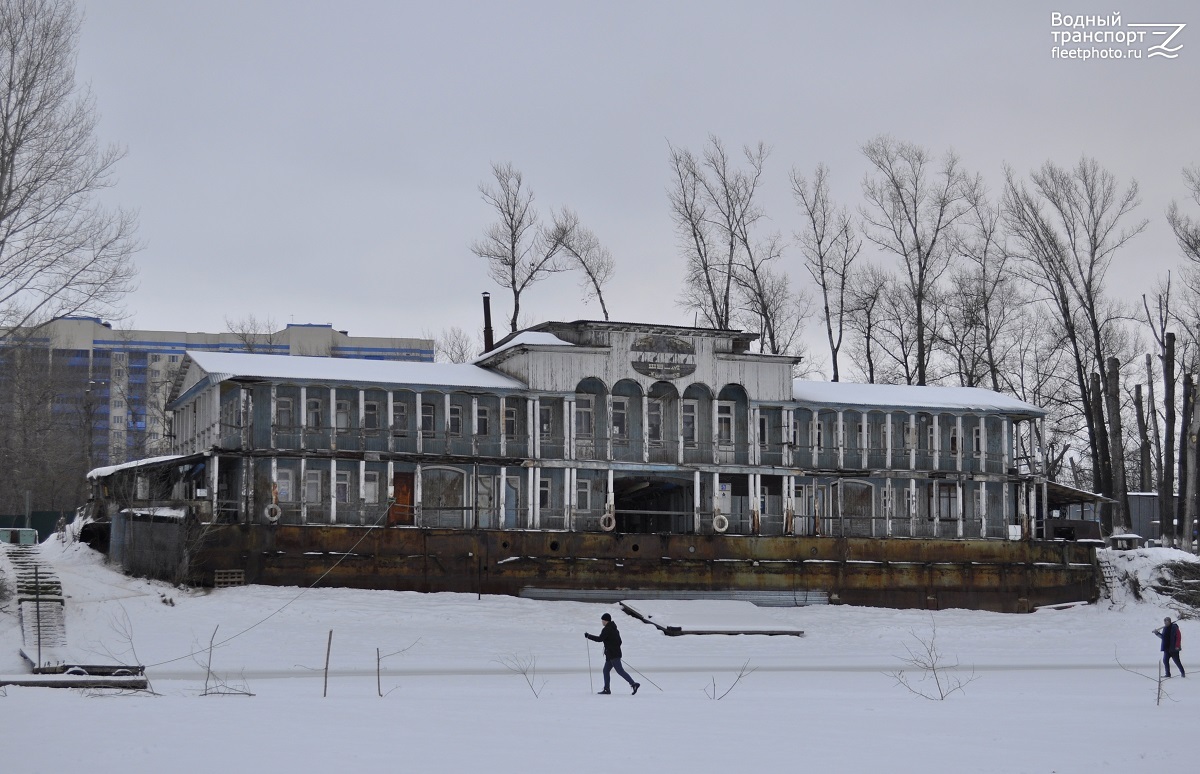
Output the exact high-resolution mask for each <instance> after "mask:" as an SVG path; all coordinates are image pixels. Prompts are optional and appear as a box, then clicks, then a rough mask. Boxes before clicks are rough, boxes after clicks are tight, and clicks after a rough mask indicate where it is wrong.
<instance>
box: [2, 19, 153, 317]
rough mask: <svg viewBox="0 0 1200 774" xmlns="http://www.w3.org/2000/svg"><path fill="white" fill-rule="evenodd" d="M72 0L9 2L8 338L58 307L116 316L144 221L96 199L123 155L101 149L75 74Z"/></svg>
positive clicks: (90, 106) (5, 78)
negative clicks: (139, 222) (138, 230)
mask: <svg viewBox="0 0 1200 774" xmlns="http://www.w3.org/2000/svg"><path fill="white" fill-rule="evenodd" d="M79 28H80V15H79V13H78V11H77V9H76V7H75V4H74V3H73V2H71V0H4V2H2V3H0V339H3V338H6V337H8V336H10V335H11V334H12V332H13V331H19V330H22V329H28V328H30V327H36V326H37V325H38V324H40V323H42V322H45V321H46V320H49V319H51V318H54V317H59V316H63V315H69V314H75V313H78V312H82V311H87V312H89V313H92V314H104V315H106V316H109V317H113V316H117V313H118V312H119V304H120V301H121V299H122V297H123V296H124V294H125V293H126V292H127V291H128V290H129V289H130V286H131V285H130V283H131V281H132V279H133V276H134V267H133V264H132V262H131V255H132V254H133V252H134V251H135V250H136V249H137V244H136V241H135V231H136V219H135V217H134V215H133V213H130V212H126V211H124V210H119V209H118V210H115V211H110V210H108V209H105V208H104V207H102V206H100V204H99V203H98V202H97V201H96V199H97V196H98V194H99V193H100V192H101V191H103V190H104V189H106V188H109V187H110V186H111V185H112V184H113V179H112V172H113V167H114V165H115V164H116V163H117V161H119V160H120V159H121V157H122V156H123V151H122V150H120V149H119V148H116V147H111V146H110V147H107V148H103V149H102V148H100V146H99V145H98V143H97V141H96V137H95V130H96V122H97V113H96V108H95V104H94V102H93V100H92V97H91V95H90V94H89V93H88V91H87V90H86V89H84V88H80V87H78V86H77V85H76V83H75V49H76V43H77V39H78V35H79Z"/></svg>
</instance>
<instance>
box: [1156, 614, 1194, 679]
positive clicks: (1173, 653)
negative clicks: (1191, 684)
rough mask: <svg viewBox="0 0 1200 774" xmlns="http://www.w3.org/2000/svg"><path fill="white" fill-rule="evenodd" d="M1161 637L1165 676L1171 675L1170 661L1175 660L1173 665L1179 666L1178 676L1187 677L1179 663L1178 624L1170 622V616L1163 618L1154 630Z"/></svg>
mask: <svg viewBox="0 0 1200 774" xmlns="http://www.w3.org/2000/svg"><path fill="white" fill-rule="evenodd" d="M1154 633H1155V634H1157V635H1158V636H1159V637H1160V638H1161V639H1162V654H1163V667H1165V668H1166V672H1167V677H1168V678H1170V677H1171V661H1172V659H1173V660H1174V661H1175V666H1177V667H1179V676H1180V677H1187V673H1186V672H1184V671H1183V664H1181V663H1179V646H1180V636H1179V624H1177V623H1171V618H1170V616H1167V617H1166V618H1164V619H1163V625H1162V626H1160V627H1159V628H1157V629H1155V630H1154Z"/></svg>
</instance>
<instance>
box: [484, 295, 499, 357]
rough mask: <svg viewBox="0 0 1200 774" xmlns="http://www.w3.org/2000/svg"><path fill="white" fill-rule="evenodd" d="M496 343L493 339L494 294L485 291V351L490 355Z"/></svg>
mask: <svg viewBox="0 0 1200 774" xmlns="http://www.w3.org/2000/svg"><path fill="white" fill-rule="evenodd" d="M495 345H496V344H495V341H494V340H493V338H492V294H491V293H488V292H487V291H484V293H483V351H484V353H485V354H486V353H488V352H491V351H492V347H494V346H495Z"/></svg>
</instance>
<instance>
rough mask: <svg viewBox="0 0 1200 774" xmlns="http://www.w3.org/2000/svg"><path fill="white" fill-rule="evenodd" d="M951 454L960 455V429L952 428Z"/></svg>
mask: <svg viewBox="0 0 1200 774" xmlns="http://www.w3.org/2000/svg"><path fill="white" fill-rule="evenodd" d="M950 453H951V454H958V427H951V428H950Z"/></svg>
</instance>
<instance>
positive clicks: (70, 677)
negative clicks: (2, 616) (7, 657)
mask: <svg viewBox="0 0 1200 774" xmlns="http://www.w3.org/2000/svg"><path fill="white" fill-rule="evenodd" d="M0 546H2V547H3V550H4V551H6V553H7V555H8V559H9V561H10V562H11V563H12V566H13V569H14V571H15V573H16V576H17V577H16V581H17V583H16V586H17V594H16V601H17V615H18V619H19V621H20V625H21V643H22V644H21V656H22V657H23V658H24V659H25V660H26V661H27V662H29V664H30V666H32V667H33V669H32V671H33V674H34V676H35V677H33V678H22V677H18V676H7V677H5V676H0V685H39V686H47V687H73V688H79V687H83V688H119V689H135V690H137V689H145V688H146V687H147V686H148V683H147V680H146V675H145V668H144V667H141V666H131V665H126V664H100V665H96V664H90V663H85V662H83V661H82V660H80V659H76V658H74V657H73V656H72V655H71V650H70V648H69V647H68V642H67V621H66V615H65V611H66V600H65V599H64V598H63V590H62V582H61V581H59V579H58V576H57V575H55V574H54V571H53V569H51V567H50V566H49V565H48V564H46V563H45V562H43V561H42V559H41V556H40V553H39V549H38V546H36V545H18V544H4V543H0Z"/></svg>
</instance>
